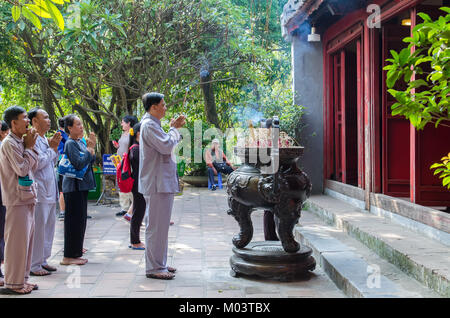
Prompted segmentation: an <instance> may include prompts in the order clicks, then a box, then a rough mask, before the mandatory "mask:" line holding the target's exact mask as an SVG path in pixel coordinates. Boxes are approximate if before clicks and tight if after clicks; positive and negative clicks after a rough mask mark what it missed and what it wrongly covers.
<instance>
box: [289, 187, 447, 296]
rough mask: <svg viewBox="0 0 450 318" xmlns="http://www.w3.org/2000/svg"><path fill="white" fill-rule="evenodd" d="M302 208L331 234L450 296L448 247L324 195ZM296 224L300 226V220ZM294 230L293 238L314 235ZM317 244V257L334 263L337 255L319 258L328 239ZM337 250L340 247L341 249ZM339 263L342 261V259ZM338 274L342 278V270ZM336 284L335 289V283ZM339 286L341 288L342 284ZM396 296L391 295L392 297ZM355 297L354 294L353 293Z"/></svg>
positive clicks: (316, 240) (312, 198) (328, 247)
mask: <svg viewBox="0 0 450 318" xmlns="http://www.w3.org/2000/svg"><path fill="white" fill-rule="evenodd" d="M305 209H306V210H308V211H310V212H312V213H313V214H314V215H316V216H318V217H319V218H320V219H321V220H323V221H325V223H327V224H328V225H332V226H333V227H334V230H335V231H336V230H338V231H341V232H343V233H346V234H347V235H348V236H350V237H352V238H354V239H356V240H358V241H359V242H361V243H363V244H364V245H365V246H366V247H368V248H369V249H371V250H372V251H373V252H375V253H376V254H377V255H378V256H379V257H381V258H382V259H385V260H387V261H388V262H389V263H391V264H394V265H395V266H397V267H398V268H399V269H400V270H401V271H403V272H404V273H405V274H407V275H408V276H410V277H412V278H414V279H415V280H417V281H418V282H420V283H422V284H423V285H424V286H426V287H428V288H429V289H431V290H433V291H435V292H436V293H438V294H439V295H442V296H444V297H450V248H449V247H448V246H445V245H443V244H441V243H439V242H436V241H435V240H433V239H431V238H429V237H426V236H424V235H420V234H418V233H416V232H414V231H412V230H409V229H406V228H404V227H402V226H401V225H398V224H395V223H393V222H392V221H390V220H388V219H386V218H384V217H381V216H376V215H373V214H370V213H368V212H367V211H365V210H362V209H358V208H356V207H354V206H352V205H350V204H348V203H346V202H343V201H341V200H338V199H335V198H332V197H330V196H327V195H317V196H311V197H310V198H309V199H308V201H307V202H306V204H305ZM300 223H301V224H303V217H302V219H301V220H300ZM295 231H296V235H297V236H300V237H302V235H303V237H304V239H306V240H309V239H312V236H311V235H312V234H314V233H311V232H308V231H306V232H304V234H302V228H301V227H296V230H295ZM319 234H320V233H315V235H316V236H318V238H320V235H319ZM308 235H310V236H308ZM311 243H312V242H311ZM319 243H320V240H319V239H314V244H315V245H316V246H319V247H318V248H317V252H318V253H319V255H321V258H322V257H323V256H327V257H328V259H330V261H332V262H333V263H336V264H338V263H339V258H338V256H333V257H332V258H330V257H329V255H328V254H327V255H323V253H330V252H333V251H331V250H330V248H331V249H333V248H334V247H333V246H334V245H333V244H332V240H330V239H328V240H327V241H324V242H322V245H318V244H319ZM328 244H330V246H328ZM336 244H337V243H336ZM320 246H321V247H320ZM338 247H339V248H340V249H342V248H343V247H342V246H338ZM340 252H341V253H344V252H346V253H350V252H352V251H347V250H344V249H342V250H340ZM342 255H344V254H342ZM330 256H331V255H330ZM330 261H328V263H329V262H330ZM342 261H343V262H345V257H344V259H342ZM356 264H358V262H357V261H355V266H359V267H360V268H363V267H364V264H363V263H360V262H359V265H356ZM326 266H328V264H327V259H326V258H325V259H324V267H326ZM366 272H367V270H366ZM341 273H342V275H343V276H344V277H346V275H345V273H346V272H345V271H344V269H343V270H342V271H341ZM349 274H350V273H349ZM366 276H367V273H366ZM359 279H361V278H359ZM337 285H338V286H339V284H337ZM341 285H342V284H341ZM388 285H389V283H388ZM342 286H345V284H344V285H342ZM361 291H362V292H361V295H362V296H364V295H365V292H366V291H365V290H364V289H361ZM397 294H398V293H393V295H397ZM355 295H357V293H356V292H355ZM370 297H371V296H370Z"/></svg>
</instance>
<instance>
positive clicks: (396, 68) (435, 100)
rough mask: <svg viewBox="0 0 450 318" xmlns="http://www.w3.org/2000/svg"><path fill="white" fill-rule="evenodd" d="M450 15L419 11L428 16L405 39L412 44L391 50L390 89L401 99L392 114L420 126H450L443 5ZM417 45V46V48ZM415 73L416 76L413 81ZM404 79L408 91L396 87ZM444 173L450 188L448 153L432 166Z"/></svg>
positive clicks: (448, 34)
mask: <svg viewBox="0 0 450 318" xmlns="http://www.w3.org/2000/svg"><path fill="white" fill-rule="evenodd" d="M441 10H442V11H444V12H446V13H447V15H445V16H440V17H439V19H438V20H436V21H432V19H431V18H430V16H429V15H427V14H425V13H418V15H419V16H420V17H421V18H422V19H423V20H424V22H423V23H420V24H418V25H416V26H415V27H414V29H413V33H412V37H407V38H405V39H404V40H403V41H404V42H406V43H410V44H409V46H408V47H407V48H405V49H403V50H402V51H400V52H399V53H397V52H395V51H391V54H392V59H387V61H389V62H390V63H391V64H389V65H387V66H386V67H385V68H384V69H385V70H388V73H387V82H386V83H387V86H388V87H389V88H390V89H389V93H390V94H391V95H392V96H394V97H395V99H396V100H397V102H396V103H395V104H393V105H392V115H394V116H395V115H402V116H405V117H406V118H407V119H409V120H410V122H411V124H412V125H413V126H414V127H416V128H417V129H423V128H424V127H425V126H426V125H427V124H434V125H435V127H438V125H444V126H448V127H449V126H450V102H449V96H450V88H449V86H448V79H449V75H450V48H449V45H450V43H449V42H450V24H449V21H450V8H448V7H443V8H441ZM413 48H414V50H413ZM413 75H415V76H416V78H414V80H413V81H411V79H412V78H413ZM402 80H403V81H404V82H405V84H406V87H407V88H406V90H405V91H399V90H395V89H392V87H394V85H395V83H396V82H397V81H402ZM431 168H432V169H436V170H435V174H438V173H440V178H442V179H443V185H444V186H447V187H448V188H449V189H450V165H449V164H448V157H444V158H442V164H440V163H437V164H434V165H432V166H431Z"/></svg>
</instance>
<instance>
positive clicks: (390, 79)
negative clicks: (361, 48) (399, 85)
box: [386, 71, 400, 88]
mask: <svg viewBox="0 0 450 318" xmlns="http://www.w3.org/2000/svg"><path fill="white" fill-rule="evenodd" d="M399 77H400V72H397V71H389V72H388V76H387V79H386V84H387V86H388V87H389V88H391V87H394V85H395V82H397V80H398V78H399Z"/></svg>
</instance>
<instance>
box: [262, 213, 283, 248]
mask: <svg viewBox="0 0 450 318" xmlns="http://www.w3.org/2000/svg"><path fill="white" fill-rule="evenodd" d="M274 218H275V215H273V213H272V211H269V210H264V239H265V240H266V241H279V239H278V236H277V232H276V231H275V220H274Z"/></svg>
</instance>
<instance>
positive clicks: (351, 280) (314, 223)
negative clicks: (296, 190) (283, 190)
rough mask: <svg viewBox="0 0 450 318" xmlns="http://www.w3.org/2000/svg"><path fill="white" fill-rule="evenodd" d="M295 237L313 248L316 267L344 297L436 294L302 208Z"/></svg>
mask: <svg viewBox="0 0 450 318" xmlns="http://www.w3.org/2000/svg"><path fill="white" fill-rule="evenodd" d="M300 224H301V225H299V226H297V228H296V231H295V233H296V239H297V240H298V241H299V242H301V244H303V245H307V246H310V247H311V248H312V249H313V256H314V258H315V260H316V262H317V264H318V265H320V268H321V269H322V270H323V271H324V272H325V273H326V274H327V275H328V276H329V277H330V278H331V279H332V280H333V282H334V283H335V284H336V286H337V287H338V288H340V289H341V290H342V291H343V292H344V293H345V294H346V295H347V296H348V297H353V298H356V297H357V298H380V297H383V298H398V297H401V298H419V297H440V296H439V295H438V294H437V293H435V292H434V291H432V290H430V289H428V288H426V287H425V286H423V285H421V284H420V283H419V282H417V281H416V280H414V279H412V278H411V277H408V276H407V275H406V274H404V273H403V272H402V271H400V270H399V269H398V268H396V267H395V266H394V265H392V264H390V263H389V262H387V261H385V260H383V259H382V258H380V257H379V256H378V255H376V254H375V253H374V252H372V251H371V250H370V249H369V248H367V247H366V246H365V245H364V244H362V243H360V242H359V241H357V240H356V239H354V238H352V237H350V236H348V235H347V234H346V233H344V232H343V231H340V230H337V229H336V228H334V227H331V226H329V225H326V224H325V223H324V222H323V220H321V219H320V218H318V217H317V216H315V215H314V214H312V213H310V212H308V211H304V212H303V216H302V218H301V222H300Z"/></svg>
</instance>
